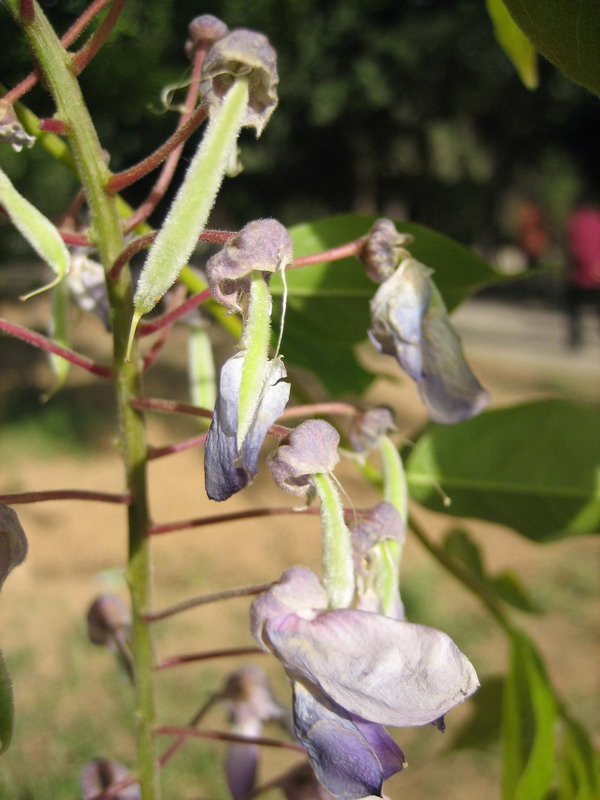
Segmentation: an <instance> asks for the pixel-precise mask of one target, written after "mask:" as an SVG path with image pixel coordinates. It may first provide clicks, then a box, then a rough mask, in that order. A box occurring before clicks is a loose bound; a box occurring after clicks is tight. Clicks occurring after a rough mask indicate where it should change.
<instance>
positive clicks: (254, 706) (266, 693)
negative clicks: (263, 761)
mask: <svg viewBox="0 0 600 800" xmlns="http://www.w3.org/2000/svg"><path fill="white" fill-rule="evenodd" d="M223 699H224V700H225V702H226V704H227V708H228V710H229V715H230V720H231V730H232V731H233V732H234V733H239V734H241V735H243V736H260V735H261V734H262V727H263V723H264V722H267V721H269V720H273V719H281V718H282V717H283V716H284V710H283V709H282V708H281V706H279V705H278V704H277V703H276V702H275V699H274V697H273V695H272V693H271V689H270V687H269V684H268V681H267V676H266V675H265V673H264V672H263V671H262V669H260V668H259V667H255V666H253V665H250V664H247V665H245V666H243V667H241V668H240V669H239V670H237V671H236V672H234V673H233V674H232V675H230V676H229V678H228V680H227V683H226V685H225V689H224V690H223ZM259 755H260V747H259V745H257V744H242V743H240V742H235V743H234V744H232V745H230V746H229V748H228V749H227V754H226V756H225V775H226V777H227V785H228V786H229V790H230V791H231V794H232V795H233V798H234V800H241V798H243V797H246V796H247V795H248V794H250V792H251V791H252V789H254V787H255V784H256V774H257V771H258V759H259Z"/></svg>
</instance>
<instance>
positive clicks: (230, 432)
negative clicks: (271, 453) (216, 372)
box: [204, 353, 290, 500]
mask: <svg viewBox="0 0 600 800" xmlns="http://www.w3.org/2000/svg"><path fill="white" fill-rule="evenodd" d="M243 360H244V354H243V353H238V354H237V355H235V356H233V358H230V359H229V360H228V361H226V362H225V364H223V367H222V369H221V377H220V382H219V397H218V399H217V404H216V406H215V411H214V415H213V419H212V422H211V426H210V429H209V431H208V436H207V437H206V445H205V455H204V475H205V486H206V493H207V494H208V496H209V497H210V499H211V500H227V498H228V497H231V495H232V494H235V492H239V491H240V489H243V488H244V487H245V486H247V485H248V484H249V483H252V481H253V480H254V478H255V476H256V472H257V469H258V455H259V452H260V448H261V445H262V443H263V440H264V438H265V436H266V434H267V431H268V430H269V428H270V427H271V425H272V424H273V423H274V422H275V420H276V419H277V417H279V416H280V415H281V414H282V412H283V410H284V408H285V406H286V403H287V401H288V399H289V395H290V385H289V383H286V382H285V381H284V380H283V378H284V377H286V371H285V367H284V366H283V363H282V362H281V360H280V359H276V360H273V361H270V362H269V364H268V367H267V369H268V370H269V374H268V379H267V386H266V388H265V389H264V391H263V395H262V398H261V400H260V403H259V405H258V407H257V410H256V415H255V419H254V421H253V423H252V426H251V427H250V430H249V431H248V435H247V436H246V438H245V439H244V442H243V444H242V450H241V453H239V452H238V449H237V424H238V406H239V393H240V384H241V380H242V365H243Z"/></svg>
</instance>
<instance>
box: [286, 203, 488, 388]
mask: <svg viewBox="0 0 600 800" xmlns="http://www.w3.org/2000/svg"><path fill="white" fill-rule="evenodd" d="M376 219H377V217H376V216H374V215H361V214H344V215H340V216H336V217H330V218H328V219H323V220H319V221H317V222H311V223H305V224H303V225H297V226H295V227H293V228H292V229H291V230H290V234H291V236H292V240H293V242H294V256H295V257H299V256H306V255H311V254H313V253H318V252H321V251H323V250H328V249H330V248H332V247H336V246H338V245H341V244H345V243H347V242H352V241H354V240H356V239H358V238H359V237H361V236H364V235H365V234H366V233H367V232H368V231H369V229H370V227H371V225H372V224H373V222H375V220H376ZM396 226H397V228H398V230H399V231H401V232H406V233H411V234H412V235H413V236H414V237H415V242H414V244H412V245H411V246H410V250H411V253H412V254H413V255H414V256H415V258H417V259H419V260H420V261H422V262H423V263H425V264H427V266H429V267H431V268H432V269H434V270H435V275H434V280H435V281H436V283H437V285H438V287H439V289H440V291H441V292H442V295H443V297H444V300H445V302H446V304H447V306H448V308H449V309H452V308H454V307H455V306H456V305H458V303H460V302H461V301H462V300H464V299H465V298H466V297H467V296H468V295H469V294H471V293H472V292H473V291H474V290H475V289H477V288H479V287H480V286H483V285H486V284H488V283H491V282H494V281H497V280H499V279H500V276H499V275H498V274H497V273H496V272H494V271H493V270H492V269H491V268H490V267H489V266H488V265H487V264H486V263H485V262H484V261H483V260H482V259H481V258H479V257H478V256H476V255H475V254H474V253H472V252H471V251H470V250H468V249H467V248H466V247H463V246H462V245H459V244H457V243H456V242H453V241H452V240H451V239H449V238H448V237H446V236H443V235H441V234H439V233H434V232H433V231H430V230H428V229H427V228H423V227H421V226H420V225H415V224H413V223H408V222H402V221H397V222H396ZM286 282H287V286H288V307H287V313H286V318H285V331H284V336H283V342H282V348H281V352H282V354H283V355H284V357H285V359H286V361H287V363H288V364H295V365H297V366H301V367H306V368H307V369H310V370H314V369H315V368H316V367H317V365H318V368H319V375H320V377H321V379H322V380H323V382H324V383H325V385H326V388H327V389H328V390H329V391H330V392H332V393H333V394H338V395H339V394H344V393H354V394H357V393H359V392H361V391H362V390H364V389H365V388H366V387H367V386H368V384H369V382H370V381H371V380H372V376H370V375H369V374H368V373H367V372H366V371H365V370H364V369H362V368H361V367H360V366H359V365H358V362H357V361H356V357H355V353H354V351H355V347H356V345H357V344H358V343H359V342H361V341H363V340H364V339H366V336H367V328H368V326H369V321H370V320H369V300H370V299H371V298H372V297H373V295H374V294H375V291H376V289H377V285H376V284H375V283H373V282H372V281H371V280H370V279H369V278H367V276H366V274H365V270H364V267H363V266H362V264H361V262H360V261H359V260H358V259H357V258H345V259H342V260H340V261H334V262H327V263H323V264H314V265H311V266H308V267H302V268H301V269H295V270H290V271H289V272H288V273H286ZM271 291H272V293H273V295H274V296H275V295H281V293H282V291H283V287H282V283H281V278H280V276H278V275H275V276H273V279H272V281H271ZM276 313H278V311H277V312H276Z"/></svg>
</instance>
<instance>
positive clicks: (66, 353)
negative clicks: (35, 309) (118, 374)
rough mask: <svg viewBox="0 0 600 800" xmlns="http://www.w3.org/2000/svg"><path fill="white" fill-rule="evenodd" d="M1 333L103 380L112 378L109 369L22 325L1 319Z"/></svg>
mask: <svg viewBox="0 0 600 800" xmlns="http://www.w3.org/2000/svg"><path fill="white" fill-rule="evenodd" d="M0 331H4V332H5V333H8V334H10V335H11V336H15V337H16V338H17V339H22V341H24V342H27V343H28V344H31V345H33V346H34V347H39V348H41V349H42V350H46V351H47V352H48V353H55V354H56V355H57V356H62V358H64V359H66V360H67V361H70V362H71V364H75V365H76V366H78V367H81V368H82V369H85V370H87V371H88V372H91V373H92V375H98V376H99V377H101V378H110V377H112V372H111V370H110V369H109V368H108V367H104V366H102V365H101V364H97V363H96V362H95V361H92V359H91V358H88V357H87V356H83V355H81V354H80V353H76V352H75V351H74V350H69V349H68V348H66V347H62V346H61V345H60V344H56V342H53V341H52V340H51V339H48V338H47V337H46V336H42V334H41V333H35V331H32V330H29V328H24V327H23V326H22V325H17V324H16V323H15V322H9V321H8V320H7V319H3V318H0Z"/></svg>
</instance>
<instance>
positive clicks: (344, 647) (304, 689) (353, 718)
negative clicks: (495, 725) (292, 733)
mask: <svg viewBox="0 0 600 800" xmlns="http://www.w3.org/2000/svg"><path fill="white" fill-rule="evenodd" d="M251 627H252V632H253V635H254V637H255V639H256V641H257V642H258V643H259V645H260V646H261V647H262V648H263V649H265V650H267V651H270V652H272V653H274V654H275V655H276V656H277V658H279V660H280V661H281V662H282V664H283V666H284V668H285V670H286V672H287V674H288V676H289V678H290V680H291V681H292V685H293V687H294V724H295V729H296V735H297V737H298V739H299V740H300V741H301V742H302V744H303V745H304V746H305V747H306V749H307V752H308V755H309V758H310V761H311V764H312V766H313V769H314V770H315V772H316V774H317V775H318V777H319V779H320V780H321V781H322V783H323V784H324V786H325V788H326V789H327V790H328V791H329V792H331V794H333V795H334V796H335V797H338V798H340V800H357V798H362V797H364V796H365V795H378V796H380V795H381V786H382V783H383V781H384V780H385V779H386V778H387V777H389V776H390V775H393V774H394V773H395V772H398V771H399V770H400V769H402V766H403V763H404V756H403V754H402V751H401V750H400V749H399V748H398V747H397V746H396V745H395V743H394V742H393V740H392V739H391V737H390V736H389V735H388V733H387V732H386V731H385V729H384V727H383V726H384V725H394V726H398V727H407V726H408V727H410V726H416V725H426V724H428V723H433V722H435V721H436V720H439V718H440V717H442V716H443V715H444V714H445V713H446V712H447V711H448V710H449V709H450V708H452V707H453V706H454V705H456V704H457V703H459V702H460V701H461V700H464V699H465V698H466V697H468V696H469V695H470V694H472V693H473V692H474V691H475V689H476V688H477V686H478V681H477V676H476V674H475V670H474V669H473V666H472V665H471V663H470V662H469V661H468V659H467V658H466V657H465V656H464V655H463V654H462V653H461V652H460V650H459V649H458V648H457V646H456V645H455V644H454V642H453V641H452V640H451V639H450V638H449V637H448V636H447V635H446V634H444V633H442V632H441V631H437V630H435V629H433V628H429V627H426V626H424V625H416V624H414V623H410V622H406V621H404V620H400V619H393V618H392V617H386V616H383V615H381V614H375V613H372V612H369V611H362V610H358V609H350V608H343V609H337V610H335V611H328V610H327V595H326V592H325V590H324V589H323V587H322V586H321V584H320V582H319V580H318V578H317V576H316V575H315V574H314V573H313V572H312V571H311V570H309V569H308V568H306V567H292V568H291V569H289V570H287V571H286V572H285V573H284V574H283V575H282V577H281V579H280V581H279V582H278V583H276V584H274V585H273V586H272V587H271V588H270V589H269V590H268V591H266V592H264V593H263V594H262V595H260V596H259V597H258V598H257V599H256V600H255V601H254V603H253V605H252V610H251ZM348 754H350V757H348ZM342 756H343V757H342Z"/></svg>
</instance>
